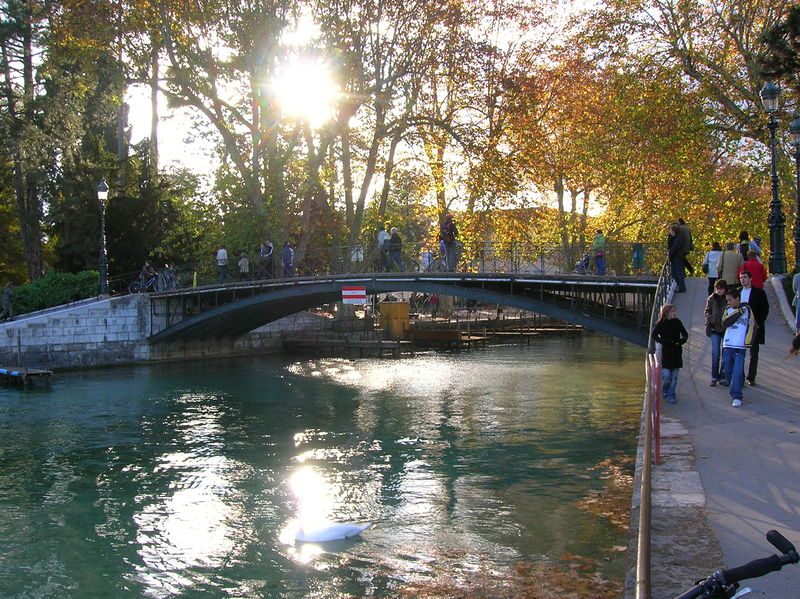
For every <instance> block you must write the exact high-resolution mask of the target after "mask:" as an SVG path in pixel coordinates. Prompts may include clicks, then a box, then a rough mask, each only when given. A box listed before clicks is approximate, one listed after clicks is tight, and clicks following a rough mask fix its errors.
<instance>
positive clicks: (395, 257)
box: [389, 227, 405, 272]
mask: <svg viewBox="0 0 800 599" xmlns="http://www.w3.org/2000/svg"><path fill="white" fill-rule="evenodd" d="M391 234H392V235H391V237H390V238H389V258H391V260H392V262H394V264H395V265H396V266H397V270H399V271H400V272H403V271H404V270H405V268H403V260H402V253H403V240H402V238H401V237H400V233H398V232H397V227H392V229H391Z"/></svg>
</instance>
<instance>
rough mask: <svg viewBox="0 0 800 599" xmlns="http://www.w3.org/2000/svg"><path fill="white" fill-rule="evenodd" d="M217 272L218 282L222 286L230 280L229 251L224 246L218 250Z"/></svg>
mask: <svg viewBox="0 0 800 599" xmlns="http://www.w3.org/2000/svg"><path fill="white" fill-rule="evenodd" d="M217 271H218V272H219V280H218V281H217V282H218V283H220V284H222V283H224V282H225V279H227V278H228V250H226V249H225V246H224V245H223V246H222V247H221V248H219V249H218V250H217Z"/></svg>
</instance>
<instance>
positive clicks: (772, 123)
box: [761, 81, 786, 275]
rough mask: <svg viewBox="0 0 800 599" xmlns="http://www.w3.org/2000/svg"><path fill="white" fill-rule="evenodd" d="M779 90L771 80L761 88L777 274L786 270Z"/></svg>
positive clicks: (771, 242)
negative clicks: (778, 142)
mask: <svg viewBox="0 0 800 599" xmlns="http://www.w3.org/2000/svg"><path fill="white" fill-rule="evenodd" d="M780 93H781V90H780V89H779V88H778V86H777V85H775V84H774V83H772V81H767V82H766V83H765V84H764V87H762V88H761V102H762V104H763V105H764V111H765V112H766V113H767V114H769V149H770V155H771V158H772V201H771V202H770V204H769V218H768V219H767V223H769V272H770V273H772V274H774V275H778V274H783V273H785V272H786V248H785V243H784V229H785V227H786V225H785V222H786V218H785V217H784V216H783V208H782V206H781V199H780V198H779V197H778V154H777V148H776V140H775V132H776V131H777V129H778V121H777V120H776V119H775V113H776V112H777V111H778V96H779V95H780Z"/></svg>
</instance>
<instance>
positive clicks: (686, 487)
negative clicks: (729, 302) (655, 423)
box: [653, 279, 800, 599]
mask: <svg viewBox="0 0 800 599" xmlns="http://www.w3.org/2000/svg"><path fill="white" fill-rule="evenodd" d="M767 286H768V287H770V283H768V284H767ZM706 287H707V282H706V280H705V279H688V280H687V293H685V294H678V295H676V296H675V299H674V303H675V305H676V308H677V311H678V317H679V318H680V319H681V320H682V321H683V323H684V326H685V327H686V329H687V330H688V331H689V342H688V343H687V345H686V346H685V347H684V368H683V369H682V370H681V373H680V380H679V384H678V403H677V404H674V405H670V404H666V403H664V404H663V407H662V418H663V422H664V426H663V430H662V438H663V443H664V449H665V454H664V457H665V459H664V462H665V463H664V465H663V466H657V467H655V468H654V478H653V485H654V496H653V506H654V524H653V526H654V532H653V537H654V539H653V541H654V550H653V571H654V574H653V585H654V591H653V597H654V598H655V599H659V598H662V597H674V596H675V594H669V592H671V590H670V591H669V592H668V594H666V595H665V594H664V593H665V592H667V591H666V589H664V588H660V589H659V583H658V581H659V578H661V574H660V570H662V569H663V570H669V569H670V564H671V563H672V560H674V559H675V554H676V553H681V554H685V555H684V558H683V560H682V561H683V562H684V563H683V564H682V565H681V567H678V568H677V569H676V570H675V572H674V574H675V575H677V572H680V575H681V576H683V575H684V574H685V571H687V570H688V571H692V572H696V576H697V577H703V576H705V575H706V574H708V573H709V572H708V568H707V566H706V563H705V562H707V561H708V557H709V556H712V557H713V554H714V551H715V543H714V542H713V541H714V539H712V540H711V543H710V544H709V543H708V540H707V539H702V541H701V543H700V544H699V546H700V547H701V550H700V551H697V546H696V545H695V542H694V539H693V538H692V535H694V534H695V531H698V532H699V534H700V535H703V532H702V531H703V530H704V529H705V528H706V527H705V525H706V524H708V525H709V526H710V530H711V531H713V535H714V536H715V537H716V539H715V540H716V541H717V542H718V546H719V548H721V551H722V559H723V563H721V564H718V567H733V566H737V565H740V564H742V563H744V562H747V561H749V560H751V559H755V558H759V557H763V556H766V555H769V554H771V553H774V552H776V550H775V549H774V548H773V547H772V545H770V544H769V543H768V542H767V541H766V538H765V536H764V535H765V533H766V532H767V531H768V530H770V529H772V528H775V529H777V530H779V531H780V532H781V533H783V534H784V536H786V537H787V538H788V539H789V540H790V541H791V542H793V543H794V544H795V546H796V547H799V548H800V359H799V358H795V357H791V358H788V359H784V358H786V356H787V354H788V349H789V346H790V342H791V339H792V334H791V333H790V329H789V327H788V325H787V324H786V320H785V317H784V313H783V311H782V309H781V306H780V305H779V302H778V299H777V296H776V294H775V293H774V291H773V290H772V288H771V287H770V288H768V289H767V292H768V295H769V296H770V314H769V318H768V320H767V326H766V341H767V342H766V344H765V345H763V346H762V347H761V352H760V358H759V367H758V380H757V383H758V384H757V386H754V387H749V386H746V387H745V389H744V399H743V406H742V407H741V408H734V407H732V406H731V398H730V396H729V390H728V388H727V387H721V386H717V387H710V386H709V382H710V381H711V375H710V372H711V368H710V363H711V348H710V344H709V339H708V338H707V337H706V335H705V320H704V316H703V309H704V307H705V301H706V298H707V294H706V291H707V289H706ZM748 360H749V356H748ZM689 444H691V447H690V446H689ZM687 448H688V449H689V450H690V449H691V448H693V452H692V455H691V457H693V458H694V459H691V457H687V455H686V454H687ZM698 475H699V476H698ZM702 504H704V506H705V510H703V509H702ZM671 508H673V509H672V510H671ZM698 509H699V512H698ZM670 513H673V514H674V519H672V520H671V522H672V524H674V526H671V525H670V516H669V514H670ZM694 513H697V514H698V515H697V518H698V519H697V521H696V522H695V525H694V530H680V529H683V528H686V527H685V526H681V523H680V519H681V516H682V514H686V515H690V514H694ZM703 516H704V518H703ZM704 519H705V522H703V521H702V520H704ZM689 520H690V521H692V517H691V516H690V518H689ZM676 530H677V531H678V534H677V536H676ZM662 533H664V534H667V535H672V536H671V537H669V536H662ZM684 534H688V535H689V538H683V539H682V541H677V543H678V546H677V547H676V546H675V543H676V541H675V540H674V539H675V538H678V539H680V538H681V537H682V536H683V535H684ZM666 538H672V539H673V540H672V541H670V542H669V543H667V544H671V545H673V550H672V551H671V552H670V551H666V552H665V551H664V549H665V548H664V545H665V543H664V539H666ZM659 545H660V546H661V548H659ZM692 554H694V555H692ZM670 555H671V557H670ZM676 565H677V564H676ZM712 569H713V568H712ZM666 573H667V574H671V573H670V572H666ZM667 578H674V576H672V575H670V576H668V577H667ZM684 580H685V579H684ZM685 583H686V584H684V585H682V588H684V589H686V588H688V587H689V586H691V584H690V583H691V577H690V578H689V580H685ZM748 586H751V587H753V588H754V589H756V590H758V591H761V592H763V593H764V594H765V595H766V596H767V597H775V598H779V597H780V598H782V599H788V598H800V565H796V566H788V567H786V568H784V569H783V570H781V571H780V572H776V573H773V574H771V575H769V576H767V577H764V578H760V579H756V580H753V581H750V582H749V583H748ZM749 596H754V595H749ZM756 596H758V595H756ZM762 596H763V595H762Z"/></svg>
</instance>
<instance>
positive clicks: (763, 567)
mask: <svg viewBox="0 0 800 599" xmlns="http://www.w3.org/2000/svg"><path fill="white" fill-rule="evenodd" d="M767 540H768V541H769V542H770V543H771V544H772V546H773V547H775V549H777V550H778V551H780V552H781V553H782V554H783V555H775V554H774V553H773V554H772V555H770V556H769V557H764V558H761V559H756V560H753V561H751V562H748V563H746V564H744V565H742V566H739V567H737V568H731V569H730V570H717V571H716V572H714V573H713V574H712V575H711V576H709V577H708V578H706V579H705V580H703V581H700V582H698V583H697V584H696V585H695V586H693V587H692V588H691V589H689V590H688V591H686V592H685V593H683V594H682V595H679V596H678V597H676V598H675V599H723V598H724V599H728V598H730V597H743V596H744V595H746V594H748V593H750V592H752V589H750V588H749V587H745V588H743V589H742V590H741V591H739V592H736V591H737V589H738V588H739V582H740V581H742V580H747V579H749V578H759V577H761V576H765V575H767V574H769V573H770V572H776V571H778V570H780V569H781V568H782V567H783V566H785V565H787V564H796V563H798V561H800V556H798V554H797V550H796V549H795V548H794V545H792V544H791V543H790V542H789V541H788V539H786V537H784V536H783V535H782V534H781V533H779V532H778V531H777V530H770V531H769V532H768V533H767Z"/></svg>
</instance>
